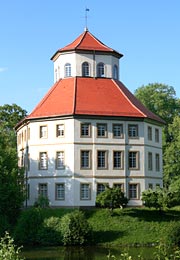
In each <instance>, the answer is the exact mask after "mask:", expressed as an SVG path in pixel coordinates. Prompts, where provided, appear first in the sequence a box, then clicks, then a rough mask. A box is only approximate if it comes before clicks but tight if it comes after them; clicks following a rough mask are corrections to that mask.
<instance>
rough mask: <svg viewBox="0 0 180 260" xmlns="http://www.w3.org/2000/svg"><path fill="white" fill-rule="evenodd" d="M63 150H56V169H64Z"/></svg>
mask: <svg viewBox="0 0 180 260" xmlns="http://www.w3.org/2000/svg"><path fill="white" fill-rule="evenodd" d="M64 166H65V165H64V151H59V152H56V169H58V170H59V169H64Z"/></svg>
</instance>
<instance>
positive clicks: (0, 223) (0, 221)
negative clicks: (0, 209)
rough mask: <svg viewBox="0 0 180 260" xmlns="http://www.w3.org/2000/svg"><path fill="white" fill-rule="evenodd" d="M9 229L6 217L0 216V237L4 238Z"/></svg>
mask: <svg viewBox="0 0 180 260" xmlns="http://www.w3.org/2000/svg"><path fill="white" fill-rule="evenodd" d="M9 229H10V224H9V222H8V218H7V217H6V216H3V215H0V236H4V234H5V231H7V230H9Z"/></svg>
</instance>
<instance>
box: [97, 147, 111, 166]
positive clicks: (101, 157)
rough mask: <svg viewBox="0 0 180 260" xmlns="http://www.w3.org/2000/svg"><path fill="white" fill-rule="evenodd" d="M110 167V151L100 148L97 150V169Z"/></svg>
mask: <svg viewBox="0 0 180 260" xmlns="http://www.w3.org/2000/svg"><path fill="white" fill-rule="evenodd" d="M107 168H108V151H107V150H98V151H97V169H99V170H101V169H107Z"/></svg>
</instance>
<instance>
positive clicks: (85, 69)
mask: <svg viewBox="0 0 180 260" xmlns="http://www.w3.org/2000/svg"><path fill="white" fill-rule="evenodd" d="M89 76H90V67H89V63H88V62H87V61H85V62H83V63H82V77H89Z"/></svg>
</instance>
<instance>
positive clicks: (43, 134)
mask: <svg viewBox="0 0 180 260" xmlns="http://www.w3.org/2000/svg"><path fill="white" fill-rule="evenodd" d="M39 136H40V138H47V125H41V126H40V133H39Z"/></svg>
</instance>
